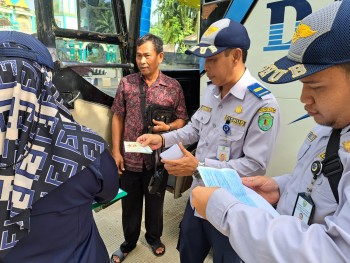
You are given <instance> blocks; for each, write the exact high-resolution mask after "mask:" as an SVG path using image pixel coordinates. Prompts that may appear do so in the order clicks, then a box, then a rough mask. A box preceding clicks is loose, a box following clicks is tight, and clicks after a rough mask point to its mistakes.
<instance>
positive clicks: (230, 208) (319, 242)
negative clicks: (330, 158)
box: [206, 125, 350, 263]
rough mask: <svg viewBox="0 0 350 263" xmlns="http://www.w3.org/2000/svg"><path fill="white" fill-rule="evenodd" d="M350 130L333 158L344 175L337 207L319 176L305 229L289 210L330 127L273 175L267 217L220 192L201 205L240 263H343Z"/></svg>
mask: <svg viewBox="0 0 350 263" xmlns="http://www.w3.org/2000/svg"><path fill="white" fill-rule="evenodd" d="M349 128H350V126H348V127H345V128H344V129H343V130H342V132H341V138H340V148H339V152H338V153H339V157H340V159H341V162H342V164H343V167H344V172H343V175H342V177H341V180H340V182H339V186H338V193H339V205H338V204H337V202H336V200H335V198H334V196H333V192H332V190H331V188H330V185H329V181H328V179H327V178H326V177H324V176H323V174H321V175H320V176H319V177H318V178H317V180H316V182H315V184H314V187H313V190H312V193H311V198H312V199H313V201H314V203H315V214H314V217H313V220H312V224H311V225H310V226H309V225H307V224H306V223H304V222H303V221H301V220H300V219H298V218H297V217H293V216H290V215H291V214H292V212H293V209H294V205H295V201H296V198H297V194H298V193H300V192H306V188H307V187H308V186H309V185H310V182H311V179H312V177H313V174H312V173H311V164H312V163H313V162H314V161H316V160H319V161H321V160H322V159H323V158H324V154H325V151H326V146H327V143H328V140H329V136H330V134H331V128H329V127H324V126H319V125H317V126H316V127H315V128H314V130H313V131H312V132H310V133H309V134H308V136H307V138H306V139H305V141H304V143H303V145H302V146H301V149H300V151H299V153H298V157H297V158H298V161H297V164H296V167H295V169H294V171H293V172H292V173H291V174H286V175H282V176H278V177H274V179H275V180H276V181H277V183H278V185H279V188H280V193H281V197H280V200H279V202H278V206H277V211H278V212H279V213H280V214H281V216H278V217H276V218H273V217H272V216H271V215H270V214H269V213H268V212H266V211H265V210H262V209H259V208H254V207H248V206H246V205H243V204H241V203H240V202H239V201H238V200H237V199H236V198H235V197H233V196H232V195H230V194H229V193H228V192H227V191H226V190H224V189H219V190H218V191H215V192H214V194H213V195H212V197H211V198H210V199H209V202H208V205H207V210H206V214H207V218H208V220H209V222H210V223H211V224H213V225H214V226H215V227H216V228H217V229H218V230H219V231H220V232H222V233H223V234H224V235H226V236H228V237H229V239H230V243H231V245H232V247H233V248H234V250H235V251H236V252H237V253H238V254H239V256H240V257H241V258H242V260H244V262H247V263H249V262H327V263H329V262H349V259H350V201H349V200H350V153H349V152H350V132H347V131H348V130H349ZM286 215H287V216H286Z"/></svg>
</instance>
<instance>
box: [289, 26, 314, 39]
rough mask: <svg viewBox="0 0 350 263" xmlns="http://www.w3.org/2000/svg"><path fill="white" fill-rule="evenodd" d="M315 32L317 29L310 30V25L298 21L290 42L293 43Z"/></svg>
mask: <svg viewBox="0 0 350 263" xmlns="http://www.w3.org/2000/svg"><path fill="white" fill-rule="evenodd" d="M316 33H317V31H314V30H312V29H311V27H310V26H308V25H305V24H302V23H300V24H299V25H298V28H297V30H296V31H295V33H294V35H293V39H292V42H293V43H295V42H296V41H297V40H298V39H300V38H307V37H310V36H312V35H314V34H316Z"/></svg>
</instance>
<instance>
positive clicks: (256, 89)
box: [248, 83, 271, 98]
mask: <svg viewBox="0 0 350 263" xmlns="http://www.w3.org/2000/svg"><path fill="white" fill-rule="evenodd" d="M248 89H249V90H250V91H251V92H252V93H253V94H254V95H255V96H257V97H258V98H261V97H262V96H265V95H266V94H269V93H271V91H269V90H268V89H267V88H265V87H263V86H261V85H260V84H259V83H254V84H252V85H250V86H248Z"/></svg>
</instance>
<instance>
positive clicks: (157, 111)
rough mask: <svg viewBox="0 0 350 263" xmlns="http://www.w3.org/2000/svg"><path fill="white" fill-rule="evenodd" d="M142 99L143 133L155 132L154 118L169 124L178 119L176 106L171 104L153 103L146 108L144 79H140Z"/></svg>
mask: <svg viewBox="0 0 350 263" xmlns="http://www.w3.org/2000/svg"><path fill="white" fill-rule="evenodd" d="M140 100H141V114H142V119H143V133H152V132H153V127H154V124H153V121H152V120H156V121H162V122H164V123H166V124H169V123H171V122H172V121H174V120H175V119H176V117H175V112H174V108H173V107H171V106H163V105H158V104H151V105H149V106H148V107H147V109H146V95H145V92H144V90H143V83H142V80H140Z"/></svg>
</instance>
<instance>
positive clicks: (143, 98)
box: [139, 78, 159, 169]
mask: <svg viewBox="0 0 350 263" xmlns="http://www.w3.org/2000/svg"><path fill="white" fill-rule="evenodd" d="M139 88H140V103H141V116H142V121H143V131H142V133H148V132H149V131H148V122H147V114H146V94H145V91H144V89H143V82H142V79H141V78H140V84H139ZM158 155H159V154H158V151H153V153H152V156H151V161H152V162H154V163H155V165H154V169H156V168H157V163H158V162H159V160H158V158H159V157H158Z"/></svg>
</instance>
